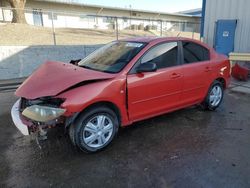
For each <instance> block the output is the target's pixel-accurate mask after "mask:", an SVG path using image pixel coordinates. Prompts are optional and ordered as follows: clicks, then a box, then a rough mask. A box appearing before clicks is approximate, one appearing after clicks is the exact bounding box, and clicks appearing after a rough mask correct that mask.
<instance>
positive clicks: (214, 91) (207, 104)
mask: <svg viewBox="0 0 250 188" xmlns="http://www.w3.org/2000/svg"><path fill="white" fill-rule="evenodd" d="M223 95H224V90H223V85H222V83H221V82H219V81H214V82H213V84H212V85H211V86H210V88H209V90H208V93H207V96H206V98H205V100H204V102H203V103H202V106H203V107H204V108H205V109H208V110H215V109H216V108H218V107H219V106H220V104H221V102H222V99H223Z"/></svg>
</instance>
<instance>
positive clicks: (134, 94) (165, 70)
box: [127, 42, 182, 121]
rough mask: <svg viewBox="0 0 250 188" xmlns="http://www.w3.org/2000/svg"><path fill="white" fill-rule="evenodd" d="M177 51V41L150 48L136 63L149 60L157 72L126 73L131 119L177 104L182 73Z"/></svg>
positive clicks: (138, 118)
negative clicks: (155, 66)
mask: <svg viewBox="0 0 250 188" xmlns="http://www.w3.org/2000/svg"><path fill="white" fill-rule="evenodd" d="M178 51H179V50H178V44H177V42H168V43H162V44H159V45H157V46H155V47H152V48H151V49H150V50H149V51H148V52H146V53H145V55H144V56H143V57H142V58H141V59H140V60H139V62H138V63H137V65H138V64H140V63H147V62H153V63H155V64H156V65H157V71H156V72H148V73H136V72H135V73H131V74H129V75H128V77H127V89H128V111H129V118H130V120H131V121H135V120H140V119H144V118H146V117H150V116H153V115H157V114H160V113H162V112H165V111H168V110H170V109H173V108H177V107H178V106H179V104H180V97H181V84H182V72H181V67H180V66H179V57H178V56H179V54H178ZM135 70H136V68H135Z"/></svg>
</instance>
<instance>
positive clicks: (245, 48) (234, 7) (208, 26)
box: [204, 0, 250, 52]
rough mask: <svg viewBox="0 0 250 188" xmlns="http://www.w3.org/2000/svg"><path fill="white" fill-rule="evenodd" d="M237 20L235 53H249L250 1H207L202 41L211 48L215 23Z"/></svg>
mask: <svg viewBox="0 0 250 188" xmlns="http://www.w3.org/2000/svg"><path fill="white" fill-rule="evenodd" d="M219 19H237V20H238V23H237V28H236V33H235V50H234V51H235V52H250V0H207V1H206V12H205V25H204V41H205V42H206V43H208V44H209V45H210V46H212V47H213V45H214V33H215V22H216V21H217V20H219Z"/></svg>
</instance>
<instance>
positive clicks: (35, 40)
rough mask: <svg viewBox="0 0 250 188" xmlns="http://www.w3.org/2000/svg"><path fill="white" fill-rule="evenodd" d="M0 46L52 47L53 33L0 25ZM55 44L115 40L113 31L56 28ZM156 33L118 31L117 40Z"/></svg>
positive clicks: (29, 26)
mask: <svg viewBox="0 0 250 188" xmlns="http://www.w3.org/2000/svg"><path fill="white" fill-rule="evenodd" d="M0 32H1V34H0V45H24V46H25V45H53V44H54V40H53V31H52V29H51V28H46V27H39V26H32V25H23V24H2V25H0ZM55 33H56V43H57V44H58V45H83V44H105V43H107V42H110V41H113V40H115V39H116V33H115V31H114V30H98V29H78V28H56V32H55ZM163 34H164V36H177V35H178V34H179V36H182V37H190V38H192V37H194V38H198V37H197V36H198V35H197V34H194V36H193V34H192V33H188V32H181V33H179V32H169V33H163ZM156 35H159V33H158V32H149V31H141V30H135V31H133V30H122V31H119V38H120V39H121V38H126V37H135V36H156Z"/></svg>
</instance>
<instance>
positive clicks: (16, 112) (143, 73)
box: [11, 37, 230, 152]
mask: <svg viewBox="0 0 250 188" xmlns="http://www.w3.org/2000/svg"><path fill="white" fill-rule="evenodd" d="M229 80H230V63H229V60H228V59H227V57H226V56H223V55H220V54H217V53H216V52H215V51H214V50H213V49H212V48H210V47H208V46H207V45H206V44H204V43H201V42H200V41H196V40H192V39H186V38H152V37H141V38H133V39H127V40H120V41H114V42H111V43H109V44H107V45H104V46H103V47H101V48H100V49H98V50H96V51H95V52H93V53H92V54H90V55H89V56H87V57H86V58H85V59H82V60H80V61H77V62H75V63H74V64H70V63H61V62H47V63H44V64H42V65H41V66H40V67H39V68H38V69H37V70H36V71H35V72H34V73H33V74H32V75H31V76H30V77H29V78H28V79H27V80H25V82H24V83H23V84H22V85H21V86H20V87H19V88H18V89H17V91H16V93H15V94H16V96H18V97H20V99H19V100H18V101H17V102H16V103H15V104H14V106H13V108H12V111H11V114H12V119H13V122H14V124H15V125H16V126H17V128H18V129H19V130H20V131H21V132H22V133H23V134H24V135H29V134H31V133H32V132H39V133H40V134H41V135H45V134H46V132H47V130H48V128H51V127H55V126H65V128H66V129H67V130H68V132H69V136H70V138H71V140H72V143H73V144H74V145H76V146H77V147H78V148H80V149H81V150H83V151H87V152H96V151H99V150H101V149H103V148H105V147H106V146H107V145H109V144H110V143H111V141H112V140H113V138H114V137H115V135H116V134H117V132H118V129H119V127H123V126H127V125H131V124H132V123H134V122H137V121H140V120H143V119H147V118H150V117H153V116H157V115H160V114H164V113H167V112H171V111H175V110H178V109H181V108H186V107H188V106H192V105H195V104H201V105H202V106H203V107H204V108H205V109H209V110H215V109H216V108H217V107H218V106H219V105H220V104H221V101H222V99H223V91H224V89H225V88H227V86H228V84H229Z"/></svg>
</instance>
